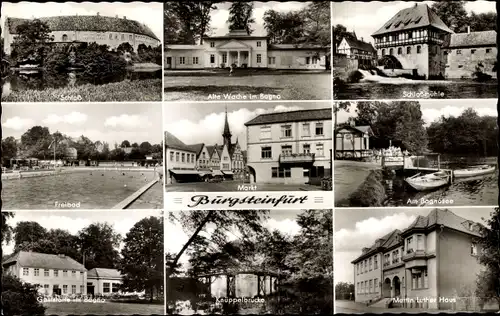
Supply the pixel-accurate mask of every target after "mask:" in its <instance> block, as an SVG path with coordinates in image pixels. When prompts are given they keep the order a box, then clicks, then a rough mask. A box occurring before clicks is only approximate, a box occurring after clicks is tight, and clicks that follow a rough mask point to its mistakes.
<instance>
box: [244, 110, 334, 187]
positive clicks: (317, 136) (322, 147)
mask: <svg viewBox="0 0 500 316" xmlns="http://www.w3.org/2000/svg"><path fill="white" fill-rule="evenodd" d="M245 126H246V128H247V168H248V170H249V173H250V181H251V182H259V183H281V184H305V183H312V182H314V181H318V180H319V179H321V178H323V177H325V176H329V175H331V159H332V109H331V108H327V109H314V110H300V111H291V112H280V113H269V114H261V115H259V116H257V117H256V118H254V119H252V120H250V121H248V122H247V123H245Z"/></svg>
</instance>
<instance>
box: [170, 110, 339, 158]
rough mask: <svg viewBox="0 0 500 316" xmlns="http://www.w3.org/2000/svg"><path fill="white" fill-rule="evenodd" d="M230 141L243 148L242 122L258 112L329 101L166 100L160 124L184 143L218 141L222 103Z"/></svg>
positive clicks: (222, 112) (243, 131)
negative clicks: (202, 101) (170, 101)
mask: <svg viewBox="0 0 500 316" xmlns="http://www.w3.org/2000/svg"><path fill="white" fill-rule="evenodd" d="M226 106H227V115H228V122H229V129H230V131H231V134H232V135H233V137H232V141H233V142H236V137H238V142H239V144H240V146H241V147H242V148H243V150H245V148H246V129H245V125H244V124H245V123H246V122H248V121H250V120H251V119H253V118H255V117H257V116H258V115H260V114H264V113H272V112H284V111H295V110H302V109H315V108H328V107H330V106H331V105H330V102H320V101H314V102H283V103H281V102H278V103H275V102H273V103H266V102H249V103H247V102H233V103H231V102H227V103H226V102H225V103H222V102H219V103H199V102H197V103H166V104H165V105H164V111H163V115H164V117H163V122H164V123H163V124H164V128H165V130H166V131H168V132H170V133H172V134H173V135H175V136H176V137H177V138H179V139H180V140H181V141H182V142H184V143H185V144H187V145H189V144H197V143H205V144H207V145H215V144H216V143H217V144H218V145H221V144H222V143H223V140H222V132H223V131H224V118H225V107H226Z"/></svg>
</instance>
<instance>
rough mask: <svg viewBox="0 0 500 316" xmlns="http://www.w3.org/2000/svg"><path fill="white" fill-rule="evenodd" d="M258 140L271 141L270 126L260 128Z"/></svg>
mask: <svg viewBox="0 0 500 316" xmlns="http://www.w3.org/2000/svg"><path fill="white" fill-rule="evenodd" d="M260 139H271V126H262V127H261V128H260Z"/></svg>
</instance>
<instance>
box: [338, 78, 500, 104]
mask: <svg viewBox="0 0 500 316" xmlns="http://www.w3.org/2000/svg"><path fill="white" fill-rule="evenodd" d="M497 85H498V81H497V80H492V81H488V82H475V81H472V80H453V81H443V82H442V83H438V82H432V83H427V82H425V81H421V82H418V83H400V84H392V83H380V82H360V83H349V84H346V85H345V86H343V87H337V86H334V88H333V90H334V98H335V99H336V100H378V99H474V98H497Z"/></svg>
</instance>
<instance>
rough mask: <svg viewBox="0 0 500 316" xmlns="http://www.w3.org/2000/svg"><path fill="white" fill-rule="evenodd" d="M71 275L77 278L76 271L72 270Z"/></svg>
mask: <svg viewBox="0 0 500 316" xmlns="http://www.w3.org/2000/svg"><path fill="white" fill-rule="evenodd" d="M71 277H73V278H76V271H74V270H73V271H71Z"/></svg>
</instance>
